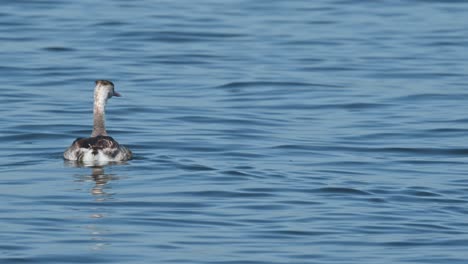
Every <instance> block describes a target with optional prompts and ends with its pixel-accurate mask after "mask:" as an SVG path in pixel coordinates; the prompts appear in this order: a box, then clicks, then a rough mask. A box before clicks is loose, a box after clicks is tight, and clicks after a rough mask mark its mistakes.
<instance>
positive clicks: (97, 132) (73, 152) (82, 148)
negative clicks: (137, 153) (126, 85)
mask: <svg viewBox="0 0 468 264" xmlns="http://www.w3.org/2000/svg"><path fill="white" fill-rule="evenodd" d="M112 96H117V97H120V96H121V95H120V94H119V93H117V92H116V91H115V90H114V84H113V83H112V82H111V81H107V80H98V81H96V87H95V88H94V111H93V112H94V125H93V133H92V134H91V137H89V138H77V139H76V140H75V141H73V143H72V145H71V146H70V147H69V148H68V149H67V150H65V152H64V153H63V157H64V158H65V159H67V160H75V161H82V162H112V161H125V160H129V159H131V158H132V152H131V151H130V150H129V149H128V148H126V147H124V146H122V145H120V144H119V143H117V141H115V140H114V139H113V138H112V137H110V136H108V135H107V132H106V126H105V124H104V121H105V113H104V112H105V108H106V103H107V99H109V98H111V97H112Z"/></svg>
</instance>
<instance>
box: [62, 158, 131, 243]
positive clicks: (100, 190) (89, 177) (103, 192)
mask: <svg viewBox="0 0 468 264" xmlns="http://www.w3.org/2000/svg"><path fill="white" fill-rule="evenodd" d="M118 164H125V163H120V162H119V163H115V162H113V163H112V164H109V163H107V164H83V163H78V162H74V161H65V165H66V166H69V167H75V168H85V169H88V168H89V169H91V174H89V172H88V173H86V174H80V175H76V176H75V178H76V179H75V182H78V183H89V182H94V185H93V186H92V187H91V189H90V193H91V194H92V196H93V197H94V201H95V202H97V203H96V206H95V207H94V206H93V207H91V208H88V209H89V210H91V211H92V212H91V214H90V215H88V217H89V218H91V219H94V220H95V221H93V222H92V223H90V224H88V225H86V226H85V229H86V230H88V232H89V233H90V242H91V244H92V246H91V249H92V250H103V249H105V248H107V247H108V246H109V245H110V243H109V242H108V238H107V235H108V234H109V233H112V231H111V230H110V229H109V226H107V225H105V221H104V222H101V221H100V219H102V218H105V217H109V212H110V211H109V208H107V207H102V206H99V203H103V202H107V201H109V200H111V199H112V196H113V195H114V194H113V193H112V192H111V191H110V189H111V188H110V186H109V183H110V182H111V181H115V180H119V179H120V177H118V176H116V175H114V174H109V173H105V171H104V170H105V168H106V167H107V166H109V165H118ZM80 189H81V188H80ZM86 211H87V212H89V211H88V210H86Z"/></svg>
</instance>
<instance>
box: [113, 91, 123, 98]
mask: <svg viewBox="0 0 468 264" xmlns="http://www.w3.org/2000/svg"><path fill="white" fill-rule="evenodd" d="M113 96H117V97H121V96H122V95H121V94H119V93H118V92H114V94H113Z"/></svg>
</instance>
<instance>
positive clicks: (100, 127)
mask: <svg viewBox="0 0 468 264" xmlns="http://www.w3.org/2000/svg"><path fill="white" fill-rule="evenodd" d="M106 102H107V98H106V97H104V96H102V94H101V93H98V92H95V93H94V110H93V114H94V124H93V133H92V134H91V137H96V136H107V132H106V125H105V110H106Z"/></svg>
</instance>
